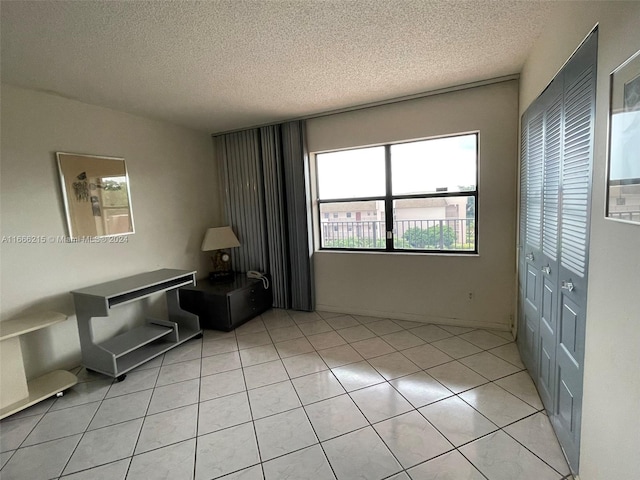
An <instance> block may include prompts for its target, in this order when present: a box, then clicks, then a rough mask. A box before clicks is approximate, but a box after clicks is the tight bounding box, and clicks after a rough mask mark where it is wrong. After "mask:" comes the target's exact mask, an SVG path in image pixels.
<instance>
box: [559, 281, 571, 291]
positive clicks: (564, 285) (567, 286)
mask: <svg viewBox="0 0 640 480" xmlns="http://www.w3.org/2000/svg"><path fill="white" fill-rule="evenodd" d="M560 288H562V290H569V291H570V292H573V289H574V286H573V282H565V281H564V280H563V281H562V286H561V287H560Z"/></svg>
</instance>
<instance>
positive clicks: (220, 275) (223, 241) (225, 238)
mask: <svg viewBox="0 0 640 480" xmlns="http://www.w3.org/2000/svg"><path fill="white" fill-rule="evenodd" d="M239 246H240V242H239V241H238V238H237V237H236V236H235V234H234V233H233V230H231V227H217V228H209V229H207V232H206V233H205V234H204V240H202V251H203V252H210V251H215V254H214V255H213V256H212V257H211V263H212V264H213V270H212V271H211V272H209V280H211V281H212V282H227V281H230V280H233V270H232V269H231V256H230V255H229V252H227V251H226V250H225V249H227V248H233V247H239Z"/></svg>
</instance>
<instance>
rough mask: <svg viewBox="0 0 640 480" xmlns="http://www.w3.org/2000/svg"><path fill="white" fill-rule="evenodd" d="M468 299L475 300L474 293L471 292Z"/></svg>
mask: <svg viewBox="0 0 640 480" xmlns="http://www.w3.org/2000/svg"><path fill="white" fill-rule="evenodd" d="M467 298H468V299H469V300H473V292H469V293H468V294H467Z"/></svg>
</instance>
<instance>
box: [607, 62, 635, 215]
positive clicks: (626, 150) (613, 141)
mask: <svg viewBox="0 0 640 480" xmlns="http://www.w3.org/2000/svg"><path fill="white" fill-rule="evenodd" d="M610 86H611V90H610V95H611V96H610V104H609V151H608V162H607V197H606V209H605V217H606V218H607V219H609V220H615V221H620V222H625V223H632V224H636V225H640V50H639V51H637V52H636V53H635V54H634V55H632V56H631V57H630V58H629V59H628V60H626V61H625V62H624V63H623V64H622V65H620V66H619V67H618V68H616V69H615V70H614V71H613V72H612V73H611V75H610Z"/></svg>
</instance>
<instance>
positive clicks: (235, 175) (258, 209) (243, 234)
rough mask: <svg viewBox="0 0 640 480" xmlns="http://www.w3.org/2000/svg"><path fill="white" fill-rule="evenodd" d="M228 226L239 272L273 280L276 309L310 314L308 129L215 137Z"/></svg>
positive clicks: (298, 125)
mask: <svg viewBox="0 0 640 480" xmlns="http://www.w3.org/2000/svg"><path fill="white" fill-rule="evenodd" d="M214 146H215V152H216V157H217V158H218V159H219V160H220V164H221V166H222V183H223V188H224V192H225V200H226V201H225V209H226V215H227V220H228V222H229V224H230V225H231V226H232V228H233V230H234V232H235V233H236V235H237V236H238V239H239V240H240V244H241V246H240V247H238V248H237V249H235V250H234V251H233V253H232V255H233V260H234V267H235V269H236V270H238V271H242V272H246V271H247V270H258V271H261V272H267V273H269V274H270V275H271V279H272V282H271V283H272V288H273V299H274V300H273V301H274V306H275V307H279V308H292V309H295V310H306V311H312V310H313V309H314V308H315V305H314V298H313V272H312V262H311V260H312V259H311V254H312V252H313V245H312V241H311V235H310V232H311V223H310V218H309V214H308V212H309V211H310V210H309V208H308V207H309V195H308V190H307V185H308V184H309V183H308V181H309V178H308V175H309V172H308V161H307V159H308V158H307V151H306V142H305V124H304V122H303V121H301V122H289V123H285V124H281V125H271V126H268V127H262V128H259V129H251V130H245V131H242V132H236V133H230V134H226V135H220V136H217V137H214Z"/></svg>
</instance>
